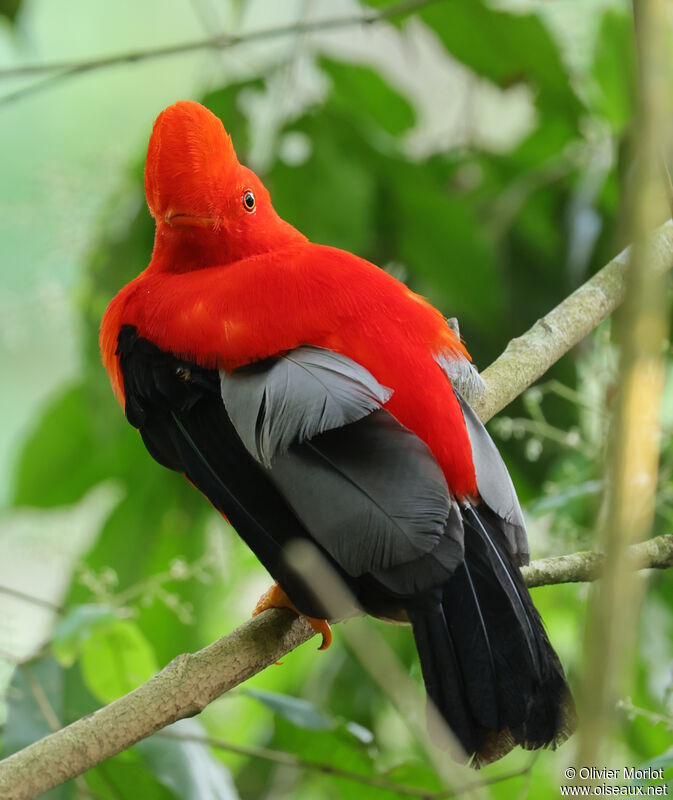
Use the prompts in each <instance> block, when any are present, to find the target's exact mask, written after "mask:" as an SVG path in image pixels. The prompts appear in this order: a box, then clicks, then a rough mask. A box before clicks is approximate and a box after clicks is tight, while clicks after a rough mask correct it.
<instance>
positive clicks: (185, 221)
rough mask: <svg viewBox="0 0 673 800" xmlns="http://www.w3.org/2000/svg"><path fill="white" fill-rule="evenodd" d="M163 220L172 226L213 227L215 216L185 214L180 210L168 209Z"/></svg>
mask: <svg viewBox="0 0 673 800" xmlns="http://www.w3.org/2000/svg"><path fill="white" fill-rule="evenodd" d="M164 221H165V222H166V224H167V225H170V226H171V227H172V228H214V227H215V223H216V221H217V220H216V219H215V217H200V216H198V215H196V214H185V213H184V212H181V211H169V212H167V213H166V215H165V216H164Z"/></svg>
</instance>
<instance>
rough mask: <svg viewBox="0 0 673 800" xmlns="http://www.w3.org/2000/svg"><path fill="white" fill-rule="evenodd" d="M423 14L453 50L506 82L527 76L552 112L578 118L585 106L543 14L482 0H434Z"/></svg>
mask: <svg viewBox="0 0 673 800" xmlns="http://www.w3.org/2000/svg"><path fill="white" fill-rule="evenodd" d="M419 16H421V17H422V19H423V20H424V21H425V22H426V23H427V24H428V25H430V27H431V28H433V30H434V31H435V33H437V35H438V36H439V38H440V39H441V40H442V42H443V43H444V45H445V47H446V48H447V50H449V52H450V53H451V54H452V55H453V56H455V57H456V58H457V59H458V60H459V61H462V62H463V64H466V65H467V66H468V67H470V68H471V69H473V70H474V71H475V72H476V73H478V74H479V75H483V76H484V77H485V78H488V79H489V80H491V81H493V82H494V83H496V84H498V86H501V87H508V86H512V85H513V84H516V83H521V82H525V83H528V84H530V85H531V86H532V87H533V89H535V90H537V92H538V105H540V106H542V107H544V109H545V111H547V112H549V113H550V114H559V113H563V114H565V115H567V116H569V117H571V118H573V119H575V118H577V116H578V114H579V112H580V110H581V108H582V106H581V103H580V101H579V99H578V97H577V95H576V94H575V92H574V91H573V89H572V87H571V85H570V83H569V80H568V75H567V72H566V69H565V67H564V65H563V62H562V60H561V56H560V53H559V49H558V46H557V45H556V43H555V41H554V39H553V38H552V36H551V33H550V32H549V31H548V30H547V28H546V27H545V25H544V24H543V22H542V21H541V19H540V18H539V17H538V16H537V15H536V14H533V13H529V14H517V13H513V12H510V11H505V10H503V9H500V8H495V7H492V6H491V5H489V4H488V3H486V2H484V1H483V0H450V2H445V3H434V4H431V5H429V6H428V7H427V8H424V9H423V10H422V11H420V12H419Z"/></svg>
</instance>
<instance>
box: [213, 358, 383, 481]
mask: <svg viewBox="0 0 673 800" xmlns="http://www.w3.org/2000/svg"><path fill="white" fill-rule="evenodd" d="M220 388H221V392H222V400H223V402H224V405H225V408H226V409H227V413H228V414H229V418H230V419H231V421H232V423H233V425H234V427H235V428H236V432H237V433H238V435H239V436H240V437H241V439H242V441H243V443H244V444H245V446H246V448H247V449H248V451H249V452H250V453H251V455H252V456H254V457H255V458H256V459H257V461H259V462H261V463H262V464H263V465H264V466H266V467H269V466H271V464H272V463H273V460H274V458H275V457H276V456H278V455H281V454H282V453H285V452H286V451H287V449H288V447H289V446H290V445H291V444H292V443H293V442H303V441H305V440H307V439H311V438H312V437H313V436H316V435H317V434H319V433H323V432H324V431H328V430H332V429H333V428H339V427H341V426H343V425H347V424H349V423H351V422H356V421H357V420H359V419H362V418H363V417H365V416H367V415H368V414H370V413H371V412H372V411H374V410H376V409H378V408H380V407H381V406H382V405H384V404H385V403H386V402H387V401H388V400H389V399H390V397H391V395H392V390H391V389H388V388H386V387H385V386H382V385H381V384H380V383H378V381H376V379H375V378H374V377H373V375H371V373H370V372H368V371H367V370H366V369H364V367H361V366H360V365H359V364H357V363H356V362H354V361H352V360H351V359H349V358H346V357H345V356H342V355H340V354H339V353H335V352H333V351H331V350H326V349H324V348H321V347H312V346H305V347H299V348H297V349H295V350H292V351H290V352H289V353H287V354H285V355H283V356H279V357H278V358H276V359H274V360H273V361H272V362H269V361H268V360H267V361H263V362H259V363H258V364H252V365H250V366H248V367H243V368H242V369H238V370H236V371H235V372H233V373H232V374H230V375H229V374H227V373H226V372H224V371H222V372H220Z"/></svg>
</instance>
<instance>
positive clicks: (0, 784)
mask: <svg viewBox="0 0 673 800" xmlns="http://www.w3.org/2000/svg"><path fill="white" fill-rule="evenodd" d="M648 252H649V254H650V258H651V259H653V267H654V270H655V271H656V272H658V273H664V272H665V271H666V270H668V269H670V267H671V266H672V265H673V222H667V223H666V224H664V225H662V226H661V227H660V228H658V229H657V230H656V231H655V232H654V233H653V234H652V237H651V247H650V249H649V251H648ZM627 263H628V251H624V252H622V253H620V254H619V255H618V256H617V257H616V258H614V259H613V260H612V261H611V262H610V263H609V264H608V265H607V266H606V267H604V268H603V269H602V270H601V271H600V272H599V273H597V274H596V275H595V276H594V277H593V278H591V279H590V280H589V281H587V283H585V284H584V285H583V286H581V287H580V288H579V289H577V291H575V292H574V293H573V294H571V295H570V296H569V297H568V298H566V299H565V300H564V301H563V302H562V303H561V304H560V305H559V306H557V307H556V308H555V309H554V310H553V311H551V312H550V313H549V314H547V315H546V316H545V317H544V318H543V319H542V320H540V321H538V322H537V323H536V324H535V325H534V326H533V327H532V328H531V329H530V330H529V331H528V332H527V333H526V334H524V335H523V336H521V337H519V338H518V339H514V340H513V341H512V342H510V343H509V345H508V346H507V348H506V349H505V352H504V353H503V354H502V355H501V356H500V357H499V358H498V359H497V360H496V361H495V362H494V363H493V364H492V365H491V366H490V367H489V368H488V369H487V370H486V371H485V372H484V379H485V381H486V387H487V390H486V395H485V397H484V398H483V399H482V401H481V402H480V403H479V404H478V406H477V411H478V413H479V415H480V417H481V418H482V420H484V421H486V420H488V419H490V418H491V417H492V416H493V414H495V413H497V412H498V411H499V410H500V409H502V408H504V406H506V405H507V404H508V403H509V402H511V400H513V399H514V398H515V397H516V396H518V395H519V394H520V393H521V392H522V391H523V390H524V389H526V388H527V387H528V386H530V385H531V384H532V383H533V382H534V381H535V380H537V379H538V378H539V377H540V376H541V375H542V374H543V373H544V372H545V371H546V370H547V369H548V368H549V367H550V366H551V365H552V364H553V363H555V362H556V361H557V360H558V359H559V358H560V357H561V356H562V355H564V354H565V353H566V352H567V351H568V350H569V349H570V348H571V347H573V346H574V345H575V344H576V343H577V342H578V341H580V339H582V338H583V337H584V336H585V335H586V334H587V333H589V332H590V331H591V330H592V329H593V328H595V327H596V326H597V325H598V324H599V323H600V322H602V321H603V320H604V319H605V318H606V317H607V316H609V314H610V313H611V312H612V311H613V310H614V309H615V308H616V307H617V306H618V305H619V303H620V302H621V300H622V299H623V297H624V292H625V278H626V269H627ZM629 553H630V557H631V561H630V563H631V566H632V568H634V569H642V568H659V569H664V568H666V567H671V566H673V535H669V536H660V537H658V538H656V539H652V540H650V541H647V542H643V543H641V544H638V545H635V546H633V547H632V548H630V550H629ZM601 565H602V556H601V555H600V554H597V553H576V554H574V555H570V556H560V557H559V558H552V559H546V560H543V561H536V562H533V563H532V564H531V565H530V566H529V567H527V568H526V570H525V573H524V576H525V579H526V582H527V583H528V585H529V586H541V585H547V584H554V583H564V582H568V581H587V580H594V579H595V578H597V577H598V576H599V574H600V570H601ZM313 635H314V633H313V630H312V629H311V627H310V626H309V624H308V623H307V622H306V621H305V620H303V619H300V618H297V617H296V616H295V615H294V614H292V612H289V611H286V610H282V611H281V610H273V611H267V612H265V613H264V614H261V615H260V616H258V617H256V618H255V619H253V620H250V621H248V622H246V623H245V624H243V625H241V626H240V627H239V628H237V629H236V630H235V631H233V632H232V633H230V634H228V635H227V636H225V637H223V638H222V639H219V640H218V641H217V642H214V643H213V644H211V645H209V646H208V647H205V648H204V649H203V650H199V651H198V652H197V653H193V654H184V655H180V656H178V657H177V658H175V659H174V660H173V661H172V662H171V663H170V664H169V665H168V666H167V667H165V669H163V670H162V671H161V672H160V673H159V674H158V675H155V676H154V678H152V679H151V680H150V681H148V682H147V683H145V684H143V685H142V686H139V687H138V688H137V689H136V690H135V691H133V692H131V693H129V694H127V695H125V696H124V697H121V698H119V699H118V700H116V701H115V702H114V703H111V704H110V705H108V706H105V707H104V708H101V709H100V710H99V711H97V712H96V713H94V714H91V715H89V716H87V717H84V718H82V719H80V720H77V721H76V722H74V723H72V724H71V725H69V726H67V727H66V728H63V729H62V730H60V731H57V732H56V733H53V734H51V735H50V736H47V737H45V738H44V739H41V740H40V741H38V742H35V743H34V744H32V745H30V746H29V747H27V748H25V749H24V750H21V751H19V752H18V753H15V754H14V755H12V756H10V757H9V758H7V759H5V760H4V761H2V762H0V800H30V798H33V797H36V796H37V795H39V794H40V793H42V792H45V791H47V790H48V789H50V788H52V787H54V786H57V785H59V784H61V783H63V782H65V781H67V780H69V779H71V778H73V777H75V776H76V775H80V774H81V773H82V772H85V771H86V770H87V769H90V768H91V767H93V766H95V765H96V764H98V763H100V762H101V761H104V760H105V759H107V758H110V757H111V756H113V755H115V754H116V753H119V752H121V751H122V750H125V749H127V748H129V747H131V746H132V745H133V744H135V743H136V742H138V741H140V739H143V738H145V737H147V736H151V735H152V734H153V733H156V732H157V731H158V730H160V729H161V728H163V727H165V726H166V725H169V724H170V723H172V722H175V721H176V720H178V719H182V718H184V717H187V716H192V715H194V714H197V713H199V712H200V711H201V710H202V709H204V708H205V707H206V706H207V705H208V704H209V703H211V702H212V701H213V700H215V699H216V698H218V697H219V696H220V695H222V694H223V693H224V692H226V691H228V690H229V689H232V688H233V687H235V686H238V685H239V684H241V683H243V682H244V681H246V680H247V679H248V678H250V677H252V676H253V675H255V674H256V673H258V672H260V671H261V670H263V669H264V668H265V667H267V666H269V665H270V664H273V663H275V662H276V661H279V660H280V659H281V658H282V657H283V656H284V655H286V654H287V653H288V652H289V651H290V650H293V649H294V648H295V647H298V646H299V645H300V644H302V643H303V642H305V641H307V640H308V639H310V638H311V637H312V636H313Z"/></svg>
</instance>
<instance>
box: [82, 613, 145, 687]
mask: <svg viewBox="0 0 673 800" xmlns="http://www.w3.org/2000/svg"><path fill="white" fill-rule="evenodd" d="M80 665H81V670H82V677H83V679H84V683H85V684H86V686H87V688H88V690H89V691H90V692H91V693H92V694H93V695H94V696H95V697H97V698H98V700H100V701H101V702H102V703H111V702H112V701H113V700H116V699H117V698H118V697H121V696H122V695H123V694H127V693H128V692H130V691H132V690H133V689H135V688H136V687H138V686H140V684H141V683H144V682H145V681H147V680H149V678H151V677H152V676H153V675H154V674H155V673H156V672H157V671H158V666H157V662H156V658H155V655H154V651H153V650H152V647H151V645H150V644H149V642H148V641H147V639H146V638H145V636H144V635H143V634H142V632H141V631H140V628H138V626H137V625H136V624H135V623H133V622H130V621H129V620H115V621H114V622H111V623H110V624H108V625H105V626H102V627H100V628H97V629H96V630H93V631H92V632H91V634H90V636H89V637H88V639H86V640H85V641H84V642H83V644H82V655H81V661H80Z"/></svg>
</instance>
